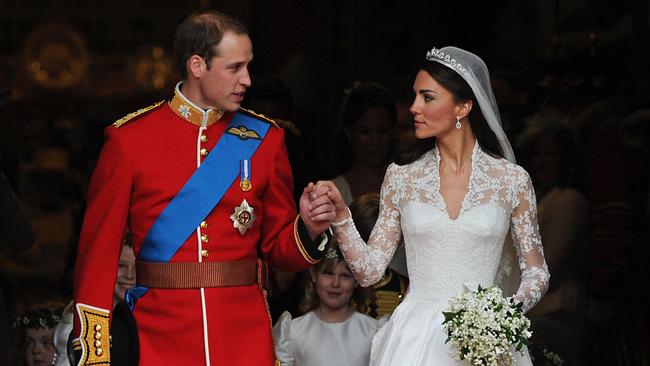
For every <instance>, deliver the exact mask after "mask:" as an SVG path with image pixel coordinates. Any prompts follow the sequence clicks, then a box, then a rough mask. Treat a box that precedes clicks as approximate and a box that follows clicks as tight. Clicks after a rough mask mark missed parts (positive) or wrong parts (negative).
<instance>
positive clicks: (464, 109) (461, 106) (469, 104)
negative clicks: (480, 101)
mask: <svg viewBox="0 0 650 366" xmlns="http://www.w3.org/2000/svg"><path fill="white" fill-rule="evenodd" d="M473 107H474V102H473V101H472V100H466V101H464V102H460V103H458V104H457V105H456V108H457V110H456V115H457V116H458V117H460V119H464V118H465V117H467V115H469V112H471V110H472V108H473Z"/></svg>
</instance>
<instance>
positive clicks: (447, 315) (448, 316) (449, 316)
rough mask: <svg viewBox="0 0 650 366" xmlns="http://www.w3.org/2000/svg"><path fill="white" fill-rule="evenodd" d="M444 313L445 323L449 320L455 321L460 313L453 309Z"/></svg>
mask: <svg viewBox="0 0 650 366" xmlns="http://www.w3.org/2000/svg"><path fill="white" fill-rule="evenodd" d="M442 315H444V316H445V321H443V322H442V324H445V323H447V322H450V321H453V320H454V319H455V318H456V317H457V316H458V315H459V314H458V313H457V312H453V311H443V312H442Z"/></svg>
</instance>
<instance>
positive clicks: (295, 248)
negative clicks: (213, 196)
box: [74, 87, 321, 366]
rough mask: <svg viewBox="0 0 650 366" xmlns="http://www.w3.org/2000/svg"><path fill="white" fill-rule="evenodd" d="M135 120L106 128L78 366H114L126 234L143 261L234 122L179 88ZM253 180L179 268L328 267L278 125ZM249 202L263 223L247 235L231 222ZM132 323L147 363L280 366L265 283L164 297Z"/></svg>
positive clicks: (83, 281)
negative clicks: (158, 228) (308, 230)
mask: <svg viewBox="0 0 650 366" xmlns="http://www.w3.org/2000/svg"><path fill="white" fill-rule="evenodd" d="M134 115H135V116H127V117H125V118H126V119H130V120H129V121H128V122H127V123H124V124H123V125H121V126H118V125H120V124H121V123H123V121H118V122H116V124H114V125H113V126H111V127H108V128H107V129H106V132H105V138H106V142H105V145H104V147H103V149H102V152H101V154H100V157H99V161H98V163H97V166H96V168H95V171H94V173H93V176H92V179H91V182H90V189H89V192H88V206H87V210H86V215H85V218H84V222H83V227H82V231H81V237H80V242H79V250H78V255H77V267H76V273H75V295H74V302H75V306H76V314H75V336H76V337H79V340H80V344H81V345H82V347H83V356H82V360H81V362H80V364H93V365H96V364H108V362H109V358H110V356H109V355H108V351H109V349H108V347H107V343H108V340H107V338H108V334H109V329H108V327H109V319H110V309H111V308H112V302H113V290H114V286H115V279H116V273H117V264H118V258H119V255H120V250H121V246H122V243H123V239H124V235H125V231H126V229H127V227H128V228H129V230H130V232H131V235H132V237H133V243H134V250H135V253H136V257H137V256H138V253H139V251H140V246H141V243H142V241H143V239H144V238H145V236H146V234H147V232H148V231H149V229H150V228H151V226H152V225H153V223H154V221H155V220H156V218H157V217H158V216H159V215H160V213H161V212H162V211H163V209H164V208H165V207H166V206H167V204H168V203H169V202H170V201H171V200H172V198H173V197H174V196H175V195H176V193H177V192H178V191H179V190H180V189H181V187H183V185H184V184H185V182H186V181H187V180H188V179H189V178H190V176H191V175H192V174H193V173H194V171H195V170H196V169H197V166H198V165H200V163H201V162H202V161H203V159H205V156H204V155H206V153H207V152H209V151H210V150H211V149H212V148H213V147H214V146H215V144H216V143H217V141H218V140H219V138H220V137H221V135H222V134H223V133H224V130H225V128H226V126H227V124H228V123H229V121H230V119H231V118H232V117H233V115H234V114H233V113H225V114H223V115H220V114H218V113H215V112H214V111H210V112H209V113H207V114H206V113H205V112H203V111H201V110H200V109H198V108H197V107H196V106H195V105H193V104H192V103H191V102H189V101H188V100H187V99H185V98H184V96H182V94H180V92H179V91H178V87H177V92H176V95H175V96H174V99H173V100H172V101H169V102H164V103H162V104H159V105H156V106H152V107H150V109H149V110H141V111H138V112H136V113H135V114H134ZM197 117H198V119H197ZM258 118H260V119H263V118H262V117H259V116H258ZM203 119H205V120H206V121H207V123H208V125H207V127H206V128H202V129H201V128H200V126H199V125H197V123H198V124H200V123H201V121H202V120H203ZM211 122H212V123H211ZM267 122H268V123H273V122H272V121H267ZM210 123H211V124H210ZM202 135H204V136H205V137H201V136H202ZM203 149H207V150H203ZM250 170H251V182H252V189H250V190H249V191H247V192H245V191H243V190H242V189H241V188H240V185H239V179H236V180H235V181H234V182H233V184H232V186H231V187H230V188H229V190H228V191H227V192H226V194H225V195H224V197H223V199H222V200H221V201H220V203H219V204H218V205H217V206H216V207H215V208H214V209H213V210H212V212H211V213H210V214H209V216H208V217H207V218H206V219H205V220H204V223H202V224H201V225H200V226H198V227H197V230H196V231H195V232H194V234H192V235H191V236H190V237H189V238H188V239H187V241H185V243H184V244H183V245H182V247H181V248H180V249H179V250H178V252H177V253H176V254H175V255H174V256H173V258H172V259H171V262H197V261H229V260H242V259H255V258H257V257H258V253H261V255H262V256H263V257H264V258H266V260H267V261H268V262H270V263H271V264H272V265H274V266H277V267H278V268H281V269H285V270H289V271H299V270H303V269H305V268H306V267H308V266H309V265H310V264H311V263H314V262H316V261H317V260H318V259H319V256H320V253H321V252H320V251H318V250H317V249H315V246H314V244H313V243H311V242H310V241H309V243H307V241H308V240H305V235H299V230H298V227H299V226H301V225H302V223H301V222H299V221H300V220H299V218H298V216H297V215H296V209H295V204H294V202H293V199H292V188H293V187H292V186H293V183H292V175H291V168H290V166H289V162H288V159H287V153H286V148H285V145H284V131H283V130H282V129H280V128H278V127H277V126H271V127H270V129H269V131H268V132H267V134H266V137H265V138H264V140H263V141H262V142H261V144H260V145H259V148H258V150H257V152H256V153H255V154H254V155H253V157H252V158H251V166H250ZM244 199H246V201H247V202H248V203H249V204H250V206H251V207H253V209H254V214H255V215H256V216H257V218H256V220H255V221H254V222H253V224H252V227H251V228H250V229H249V230H248V231H247V232H246V233H245V234H244V235H240V233H239V231H238V230H237V229H236V228H235V227H234V226H233V221H232V220H231V218H230V215H231V214H232V213H233V212H234V210H235V208H236V207H238V206H240V204H241V203H242V201H243V200H244ZM301 232H302V231H301ZM202 236H203V239H202V238H201V237H202ZM301 237H302V240H301ZM306 239H308V238H306ZM136 281H137V278H136ZM133 315H134V317H135V320H136V323H137V328H138V333H139V342H140V365H212V366H214V365H229V366H233V365H272V364H273V363H274V360H275V356H274V350H273V341H272V338H271V319H270V316H269V313H268V306H267V303H266V295H265V292H264V291H263V290H262V289H261V288H260V287H259V286H258V285H252V286H239V287H219V288H205V289H155V288H154V289H150V290H149V291H148V292H147V293H146V294H145V295H144V296H143V297H141V298H140V299H139V300H138V301H137V303H136V305H135V308H134V311H133ZM97 341H99V342H97Z"/></svg>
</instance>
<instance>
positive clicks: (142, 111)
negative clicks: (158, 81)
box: [113, 100, 165, 128]
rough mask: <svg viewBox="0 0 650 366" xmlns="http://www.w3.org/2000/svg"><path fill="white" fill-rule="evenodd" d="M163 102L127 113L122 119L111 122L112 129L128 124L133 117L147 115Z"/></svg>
mask: <svg viewBox="0 0 650 366" xmlns="http://www.w3.org/2000/svg"><path fill="white" fill-rule="evenodd" d="M164 102H165V101H164V100H161V101H160V102H158V103H155V104H152V105H150V106H148V107H145V108H142V109H138V110H137V111H135V112H132V113H129V114H127V115H126V116H124V117H122V118H120V119H118V120H117V121H115V122H113V127H115V128H117V127H120V126H122V125H123V124H125V123H127V122H129V121H130V120H132V119H134V118H135V117H138V116H140V115H143V114H145V113H147V112H149V111H151V110H153V109H155V108H158V107H159V106H160V105H161V104H163V103H164Z"/></svg>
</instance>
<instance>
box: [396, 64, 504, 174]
mask: <svg viewBox="0 0 650 366" xmlns="http://www.w3.org/2000/svg"><path fill="white" fill-rule="evenodd" d="M420 70H422V71H425V72H426V73H428V74H429V75H431V77H432V78H433V79H435V80H436V82H437V83H438V84H440V85H442V86H443V87H444V88H445V89H447V90H448V91H449V92H450V93H451V94H452V95H453V97H454V101H455V102H463V101H467V100H471V101H472V110H471V111H470V112H469V116H468V119H469V124H470V127H471V128H472V132H474V136H476V141H478V144H479V146H480V147H481V149H483V151H485V152H487V153H488V154H490V155H492V156H494V157H499V158H502V157H503V152H502V151H501V146H500V145H499V141H498V140H497V136H496V135H495V134H494V132H493V131H492V130H491V129H490V126H489V125H488V123H487V121H486V120H485V117H483V113H482V112H481V108H480V107H479V105H478V102H477V100H476V97H475V96H474V93H473V92H472V88H470V86H469V84H467V82H466V81H465V80H464V79H463V78H462V77H461V76H460V75H459V74H458V73H457V72H456V71H454V70H452V69H450V68H448V67H446V66H444V65H442V64H440V63H439V62H436V61H429V60H427V61H425V62H424V63H423V64H422V66H421V67H420ZM435 144H436V138H435V137H430V138H427V139H422V140H418V141H416V142H415V144H413V145H411V146H407V147H400V149H399V150H398V152H397V156H396V158H395V163H396V164H398V165H405V164H409V163H412V162H414V161H416V160H418V159H419V158H420V157H421V156H422V155H423V154H424V153H425V152H427V151H429V150H431V149H432V148H433V147H434V146H435Z"/></svg>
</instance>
